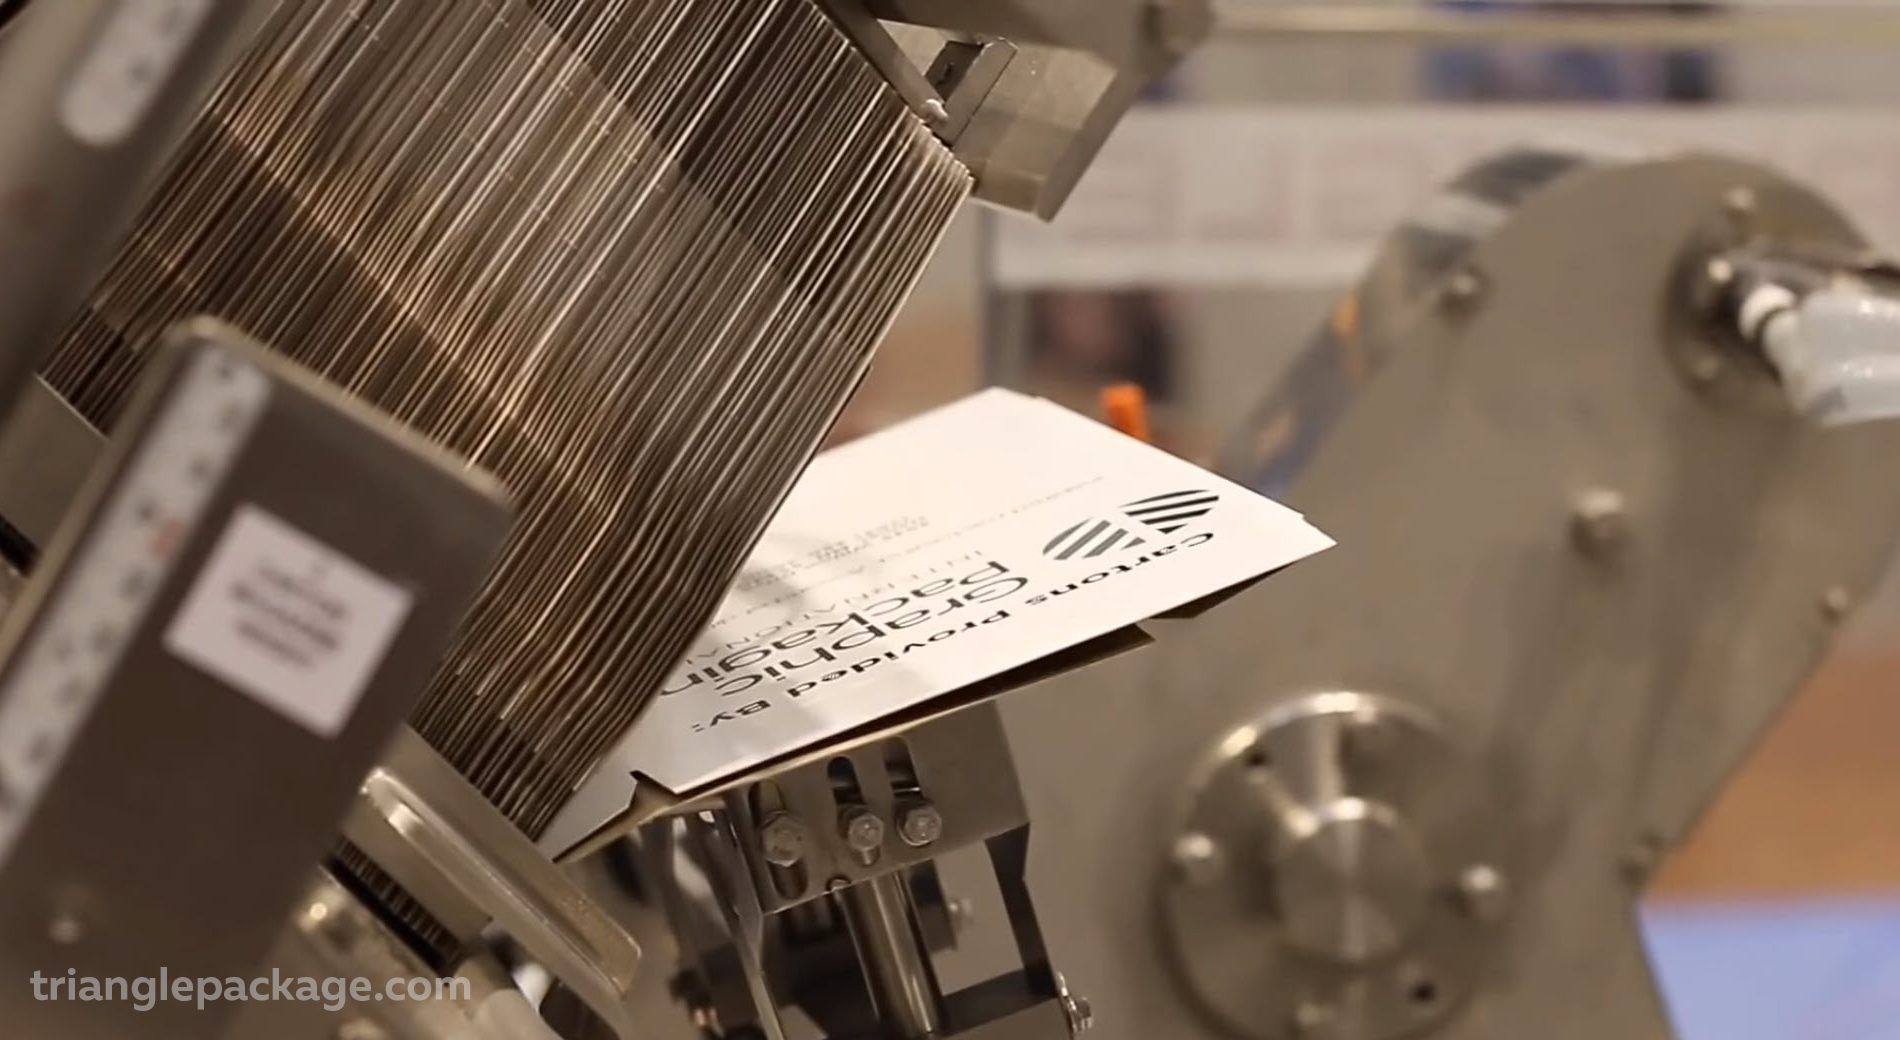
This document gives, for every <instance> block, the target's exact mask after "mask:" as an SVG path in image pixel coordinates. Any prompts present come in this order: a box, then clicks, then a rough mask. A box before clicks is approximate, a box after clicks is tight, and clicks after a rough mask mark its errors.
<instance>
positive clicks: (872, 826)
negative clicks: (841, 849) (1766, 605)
mask: <svg viewBox="0 0 1900 1040" xmlns="http://www.w3.org/2000/svg"><path fill="white" fill-rule="evenodd" d="M839 830H840V832H841V833H843V835H844V843H845V845H846V846H848V847H849V848H850V849H851V851H853V852H855V853H858V854H859V855H870V854H871V853H873V852H876V851H877V850H879V849H881V848H883V847H884V818H883V817H882V816H879V815H878V814H876V813H874V812H872V811H871V810H869V809H867V808H865V807H864V806H862V805H859V806H854V807H853V808H851V809H848V810H846V811H845V814H844V822H843V824H842V825H841V826H840V827H839Z"/></svg>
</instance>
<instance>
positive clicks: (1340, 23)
mask: <svg viewBox="0 0 1900 1040" xmlns="http://www.w3.org/2000/svg"><path fill="white" fill-rule="evenodd" d="M1215 26H1216V27H1215V34H1216V36H1217V37H1219V36H1229V37H1233V36H1257V37H1288V38H1297V39H1300V40H1311V39H1312V38H1314V37H1329V38H1337V39H1339V40H1342V41H1346V42H1359V43H1377V42H1402V43H1580V44H1605V45H1615V46H1665V47H1684V46H1709V45H1722V44H1822V43H1826V44H1855V45H1861V46H1868V45H1871V46H1877V47H1893V46H1900V4H1896V5H1890V6H1878V7H1875V6H1865V7H1863V6H1852V7H1849V6H1842V5H1826V6H1814V5H1805V6H1801V7H1793V6H1788V7H1782V6H1760V7H1720V8H1710V9H1682V8H1671V7H1668V6H1664V5H1658V4H1632V5H1627V6H1616V7H1611V6H1607V5H1606V7H1605V9H1604V10H1602V11H1598V12H1591V13H1582V12H1578V11H1574V10H1539V9H1536V8H1530V7H1526V8H1523V9H1520V10H1500V9H1497V8H1486V9H1476V10H1469V11H1460V10H1455V9H1445V8H1428V7H1425V6H1423V5H1422V4H1390V3H1352V2H1339V3H1268V2H1261V0H1251V2H1250V0H1222V2H1221V3H1219V4H1218V5H1217V6H1216V8H1215Z"/></svg>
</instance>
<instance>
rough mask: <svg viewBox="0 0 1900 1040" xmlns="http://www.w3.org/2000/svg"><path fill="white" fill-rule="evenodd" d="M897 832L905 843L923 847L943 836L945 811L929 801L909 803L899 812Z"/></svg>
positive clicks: (919, 847) (914, 846)
mask: <svg viewBox="0 0 1900 1040" xmlns="http://www.w3.org/2000/svg"><path fill="white" fill-rule="evenodd" d="M897 833H898V834H899V835H901V836H902V837H903V839H904V844H906V845H909V846H910V847H912V848H918V849H921V848H923V847H924V846H926V845H929V844H931V843H933V842H935V841H936V840H937V839H938V838H941V837H943V812H942V811H941V810H939V809H938V808H937V807H936V806H934V805H932V804H930V803H929V802H921V801H920V802H916V803H913V804H910V805H907V806H905V807H904V808H903V809H902V810H901V811H900V812H899V813H898V817H897Z"/></svg>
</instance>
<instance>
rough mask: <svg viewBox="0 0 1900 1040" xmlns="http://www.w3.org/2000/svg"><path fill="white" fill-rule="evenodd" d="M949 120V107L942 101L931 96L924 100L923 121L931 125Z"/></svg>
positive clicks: (941, 123) (940, 124) (937, 124)
mask: <svg viewBox="0 0 1900 1040" xmlns="http://www.w3.org/2000/svg"><path fill="white" fill-rule="evenodd" d="M949 121H950V109H949V108H948V107H946V106H945V105H944V103H943V102H941V101H939V100H937V99H936V98H931V99H930V100H928V101H925V102H924V122H926V123H928V124H930V125H931V126H942V125H943V124H945V123H948V122H949Z"/></svg>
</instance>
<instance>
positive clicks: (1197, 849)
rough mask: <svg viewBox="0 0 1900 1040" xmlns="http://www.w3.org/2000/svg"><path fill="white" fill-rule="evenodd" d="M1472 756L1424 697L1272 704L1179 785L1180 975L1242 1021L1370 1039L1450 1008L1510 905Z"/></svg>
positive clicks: (1237, 1025)
mask: <svg viewBox="0 0 1900 1040" xmlns="http://www.w3.org/2000/svg"><path fill="white" fill-rule="evenodd" d="M1495 796H1496V792H1494V791H1491V790H1489V788H1488V784H1487V782H1486V778H1485V777H1484V775H1483V772H1482V770H1481V769H1480V768H1479V764H1478V762H1477V761H1476V760H1475V759H1473V758H1472V757H1471V756H1469V755H1468V754H1466V753H1465V752H1464V751H1463V750H1461V749H1460V748H1459V747H1458V746H1457V745H1456V744H1455V742H1453V741H1452V740H1451V739H1449V737H1448V736H1447V735H1446V733H1445V731H1444V729H1443V727H1442V726H1441V725H1440V724H1439V723H1438V722H1437V721H1436V720H1435V719H1434V718H1432V716H1431V715H1430V714H1429V713H1428V712H1426V711H1424V710H1423V709H1420V708H1418V707H1415V706H1412V705H1409V704H1406V703H1404V702H1401V701H1397V700H1394V699H1392V698H1389V697H1381V696H1377V695H1371V694H1363V693H1323V694H1316V695H1312V696H1308V697H1303V698H1301V699H1299V700H1296V701H1293V702H1291V703H1283V704H1281V705H1279V706H1277V707H1275V708H1274V709H1272V710H1271V711H1268V712H1266V713H1265V714H1263V715H1262V716H1260V717H1259V718H1258V719H1256V720H1254V721H1253V722H1251V723H1249V724H1248V725H1244V726H1241V727H1240V728H1239V729H1236V730H1234V731H1233V732H1232V733H1230V734H1229V735H1228V736H1227V737H1226V738H1225V739H1223V740H1222V741H1221V743H1220V745H1219V746H1218V747H1217V748H1216V749H1215V750H1214V752H1213V753H1212V755H1211V756H1210V757H1209V759H1208V760H1207V761H1206V762H1205V763H1204V764H1203V766H1202V767H1201V769H1200V770H1199V771H1198V773H1197V774H1196V775H1195V777H1194V778H1193V780H1192V783H1191V784H1190V786H1189V788H1188V791H1187V798H1186V800H1185V802H1184V804H1183V806H1182V808H1181V812H1180V816H1179V818H1178V821H1177V825H1176V827H1175V830H1174V831H1173V832H1172V833H1171V834H1169V835H1168V864H1167V869H1166V870H1165V871H1164V872H1163V880H1162V882H1161V891H1160V894H1159V898H1160V906H1161V918H1162V926H1163V928H1164V930H1165V931H1166V933H1167V936H1166V938H1167V943H1168V947H1169V950H1170V952H1171V955H1172V958H1173V960H1174V964H1175V967H1176V969H1177V974H1178V975H1179V976H1180V978H1181V980H1182V982H1183V984H1184V985H1185V986H1186V987H1187V989H1188V990H1189V991H1190V992H1191V993H1192V994H1193V996H1194V998H1195V1002H1196V1003H1197V1004H1199V1005H1200V1006H1201V1007H1202V1008H1203V1009H1204V1010H1205V1011H1206V1012H1207V1013H1208V1014H1209V1015H1210V1016H1211V1017H1212V1018H1214V1019H1215V1020H1217V1021H1218V1022H1219V1023H1220V1024H1221V1025H1223V1026H1224V1027H1225V1028H1226V1029H1227V1030H1228V1031H1230V1032H1232V1033H1233V1034H1235V1035H1238V1036H1244V1037H1256V1038H1261V1040H1273V1038H1281V1037H1287V1038H1291V1037H1334V1036H1337V1037H1340V1038H1351V1040H1381V1038H1387V1037H1403V1036H1408V1035H1412V1034H1415V1033H1417V1032H1419V1031H1421V1030H1424V1029H1426V1028H1428V1027H1429V1026H1431V1025H1433V1024H1435V1023H1437V1022H1439V1021H1442V1020H1443V1019H1444V1018H1446V1017H1447V1016H1448V1015H1450V1014H1451V1013H1452V1011H1453V1010H1454V1009H1456V1007H1457V1006H1458V1005H1459V1003H1460V1002H1461V1001H1462V999H1463V998H1464V997H1465V996H1466V995H1467V994H1468V993H1469V992H1470V991H1471V989H1472V987H1473V985H1474V984H1475V983H1476V981H1477V973H1478V971H1479V968H1480V966H1481V962H1482V959H1483V958H1482V955H1483V953H1484V950H1485V949H1486V948H1487V947H1488V946H1489V945H1490V943H1491V935H1492V933H1493V931H1494V930H1495V929H1496V928H1497V927H1499V925H1500V923H1501V922H1502V920H1503V919H1504V917H1505V916H1506V913H1507V910H1508V899H1509V892H1510V887H1509V886H1510V876H1509V864H1508V863H1506V861H1505V860H1504V858H1503V855H1502V853H1503V852H1504V850H1505V848H1506V846H1505V841H1504V835H1503V832H1504V830H1505V826H1504V825H1503V823H1502V821H1501V820H1500V819H1499V818H1498V816H1497V814H1496V813H1495V812H1492V811H1490V806H1491V805H1492V804H1493V803H1494V801H1495V800H1496V797H1495Z"/></svg>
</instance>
